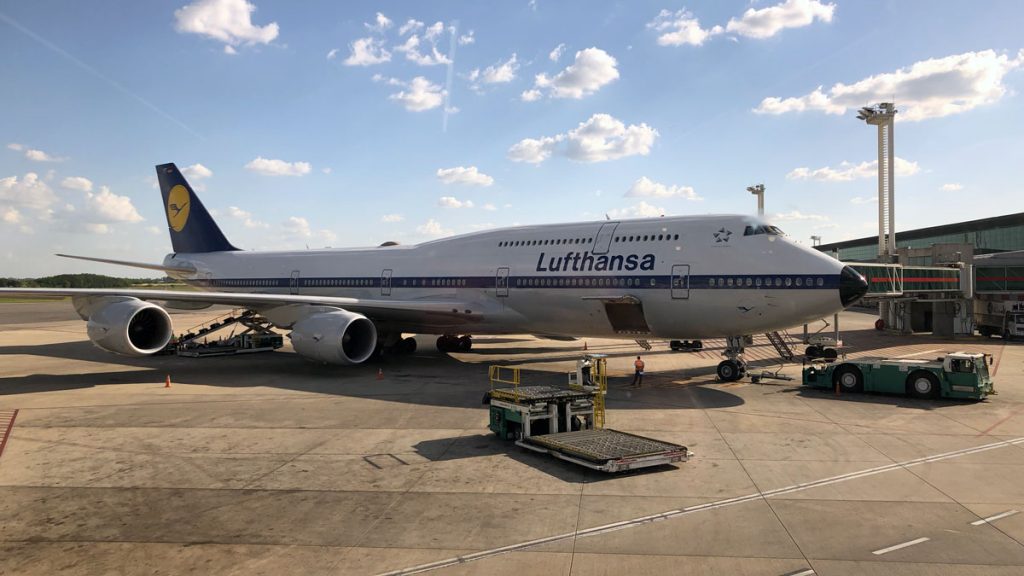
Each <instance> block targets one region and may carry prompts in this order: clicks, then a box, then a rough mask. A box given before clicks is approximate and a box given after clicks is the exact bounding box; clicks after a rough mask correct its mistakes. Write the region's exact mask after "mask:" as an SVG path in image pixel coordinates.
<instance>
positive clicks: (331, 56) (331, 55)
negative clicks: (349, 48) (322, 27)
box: [327, 48, 338, 60]
mask: <svg viewBox="0 0 1024 576" xmlns="http://www.w3.org/2000/svg"><path fill="white" fill-rule="evenodd" d="M337 57H338V49H337V48H331V49H330V50H329V51H328V52H327V59H328V60H334V59H335V58H337Z"/></svg>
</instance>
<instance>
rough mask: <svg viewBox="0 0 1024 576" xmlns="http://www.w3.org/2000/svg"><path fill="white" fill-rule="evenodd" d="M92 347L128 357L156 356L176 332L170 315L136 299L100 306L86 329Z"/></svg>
mask: <svg viewBox="0 0 1024 576" xmlns="http://www.w3.org/2000/svg"><path fill="white" fill-rule="evenodd" d="M86 329H87V330H88V332H89V339H90V340H92V343H93V344H95V345H97V346H99V347H100V348H102V349H104V350H106V351H108V352H116V353H117V354H124V355H126V356H148V355H150V354H155V353H157V352H159V351H161V350H163V349H164V348H165V347H167V343H168V342H170V341H171V337H172V336H173V335H174V331H173V330H172V328H171V317H170V316H168V315H167V312H166V311H165V310H164V309H163V308H161V307H159V306H157V305H156V304H150V303H149V302H143V301H142V300H137V299H135V298H131V299H125V300H121V301H118V302H112V303H110V304H101V305H98V306H97V307H96V308H95V309H94V310H93V311H92V312H91V313H90V314H89V323H88V324H87V326H86Z"/></svg>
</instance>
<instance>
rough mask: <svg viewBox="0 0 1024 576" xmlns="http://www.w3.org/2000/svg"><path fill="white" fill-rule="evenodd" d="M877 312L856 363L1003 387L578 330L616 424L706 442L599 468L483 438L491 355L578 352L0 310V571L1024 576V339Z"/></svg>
mask: <svg viewBox="0 0 1024 576" xmlns="http://www.w3.org/2000/svg"><path fill="white" fill-rule="evenodd" d="M213 314H215V313H214V312H210V311H205V312H200V313H197V312H188V313H182V314H174V315H173V318H174V322H175V327H176V329H177V330H178V331H179V332H181V331H183V330H184V329H185V328H188V327H189V326H192V325H193V324H198V323H200V322H201V321H202V320H204V319H206V318H209V317H211V316H212V315H213ZM873 320H874V318H873V316H871V315H870V314H865V313H861V312H853V311H848V312H845V313H844V314H842V315H841V317H840V321H841V326H842V327H843V337H844V340H845V342H846V344H847V347H846V348H845V349H844V351H845V352H847V353H848V354H849V355H850V356H851V357H858V356H868V355H882V356H889V357H894V356H902V357H920V358H933V357H936V356H939V355H941V354H942V353H943V352H945V351H956V350H965V351H981V352H988V353H991V354H993V355H994V357H995V364H993V366H992V370H993V371H994V372H995V376H994V379H995V382H996V390H997V391H998V395H995V396H992V397H990V398H989V399H988V400H986V401H983V402H958V401H946V400H914V399H908V398H904V397H899V396H883V395H868V394H843V395H841V396H837V395H836V394H835V393H834V392H832V391H820V390H810V389H802V388H801V387H800V386H799V373H800V364H799V363H798V362H797V363H787V364H785V365H782V364H780V363H779V359H778V358H777V357H776V356H777V354H775V352H774V349H773V348H771V346H770V345H767V343H766V341H765V340H764V339H763V337H759V338H758V339H757V340H756V341H755V346H754V347H752V348H751V349H750V350H749V355H748V357H749V358H751V359H752V360H753V361H754V363H755V364H756V365H758V366H759V367H760V368H759V369H770V370H772V371H777V370H780V372H779V373H780V374H785V375H790V376H793V377H795V378H797V380H795V381H781V380H768V381H765V382H763V383H760V384H752V383H750V381H749V379H748V380H745V381H744V382H739V383H730V384H723V383H717V382H715V376H714V368H715V365H716V364H717V362H718V361H719V359H720V356H719V355H720V353H721V349H722V345H723V343H722V342H721V341H707V342H705V346H706V347H705V349H704V350H703V351H702V352H699V353H687V352H671V351H670V350H669V349H668V345H667V343H666V342H662V341H657V342H655V341H652V342H651V344H652V345H653V346H654V349H653V350H651V351H649V352H647V351H644V350H642V349H640V347H639V346H638V345H637V344H636V343H634V342H632V341H622V340H592V339H591V340H588V341H587V342H586V344H587V349H588V351H590V352H597V353H604V354H609V355H610V358H609V368H610V372H611V374H612V378H611V379H610V384H609V393H608V426H609V427H611V428H614V429H617V430H622V431H625V432H631V433H637V434H642V435H646V436H651V437H653V438H657V439H660V440H666V441H669V442H676V443H680V444H684V445H686V446H687V447H688V448H689V449H690V450H691V451H693V452H694V456H693V458H692V459H691V460H690V461H688V462H684V463H679V464H677V465H673V466H666V467H661V468H656V469H650V470H647V471H639V472H634V473H628V474H622V475H606V474H602V473H599V472H593V471H589V470H586V469H584V468H580V467H577V466H574V465H572V464H569V463H566V462H562V461H559V460H556V459H554V458H551V457H550V456H545V455H541V454H534V453H530V452H527V451H525V450H522V449H520V448H517V447H515V446H514V445H512V444H511V443H507V442H503V441H501V440H499V439H498V438H496V437H495V436H494V435H493V434H490V433H489V431H488V430H487V421H488V415H487V411H486V407H485V406H484V405H482V403H481V399H482V396H483V394H484V393H485V392H486V391H487V390H488V389H489V383H488V380H487V368H488V366H490V365H492V364H502V365H507V366H519V367H521V368H522V380H523V384H562V383H564V382H565V381H566V376H565V373H566V372H568V371H569V370H571V369H573V367H574V365H575V360H576V359H577V358H578V357H579V356H580V355H581V354H582V353H583V352H582V349H583V344H584V343H583V342H582V341H577V342H556V341H550V340H540V339H537V338H534V337H531V336H503V337H477V338H476V339H475V344H474V348H473V350H472V351H471V352H468V353H455V354H441V353H439V352H437V351H436V349H435V347H434V345H433V338H428V337H421V338H419V343H420V346H419V351H418V352H417V353H416V354H414V355H412V356H406V357H398V358H391V359H387V360H385V361H382V362H379V363H372V364H366V365H360V366H351V367H330V366H319V365H315V364H312V363H309V362H306V361H303V360H302V359H301V358H299V357H297V356H296V355H295V354H294V353H292V352H291V349H290V348H289V347H288V346H287V345H286V347H285V348H283V349H282V350H279V351H277V352H273V353H267V354H253V355H243V356H232V357H219V358H201V359H193V358H178V357H150V358H125V357H120V356H115V355H112V354H108V353H106V352H103V351H101V350H99V349H97V348H95V347H93V346H92V345H91V344H90V343H89V342H88V340H87V338H86V335H85V323H84V322H82V321H81V320H79V319H78V318H77V316H76V315H75V314H74V312H73V311H72V309H71V305H70V303H69V302H43V303H22V304H14V303H8V304H0V435H4V436H6V445H5V446H4V447H3V451H2V453H0V574H4V575H7V574H11V575H14V574H17V575H21V574H55V573H59V574H180V573H189V572H190V573H202V574H246V575H251V574H307V575H319V574H384V573H433V574H497V575H502V574H509V575H512V574H514V575H517V576H520V575H523V574H586V575H588V576H595V575H602V574H642V573H662V574H675V573H686V574H742V575H761V574H764V575H790V576H792V575H797V574H799V575H801V576H807V575H810V574H820V575H854V574H856V575H865V574H905V575H917V574H921V575H924V574H928V575H943V574H972V575H975V574H976V575H990V574H991V575H996V574H999V575H1004V574H1005V575H1010V574H1013V575H1017V574H1021V573H1024V481H1022V480H1021V479H1022V478H1024V384H1022V382H1024V345H1021V344H1019V343H1004V342H1003V341H1002V340H999V339H992V340H984V339H981V338H980V337H963V338H957V339H956V340H942V339H937V338H933V337H931V336H926V335H913V336H895V335H891V334H885V333H880V332H877V331H874V330H873V329H871V322H873ZM817 328H818V327H812V330H816V329H817ZM796 332H798V331H794V333H796ZM637 354H640V355H642V356H643V357H644V360H645V361H646V364H647V377H646V379H645V381H644V387H643V388H641V389H639V390H634V389H631V388H629V382H630V380H631V379H632V367H631V365H632V361H633V360H634V359H635V356H636V355H637ZM378 370H381V371H382V372H383V378H382V379H378ZM168 375H169V376H170V378H171V387H170V388H166V387H165V377H166V376H168ZM15 410H17V412H16V415H15V412H14V411H15ZM8 423H10V426H9V433H6V434H5V429H6V428H7V427H8V426H7V424H8ZM4 436H0V442H2V441H3V438H4Z"/></svg>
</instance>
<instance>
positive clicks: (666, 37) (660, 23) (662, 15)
mask: <svg viewBox="0 0 1024 576" xmlns="http://www.w3.org/2000/svg"><path fill="white" fill-rule="evenodd" d="M647 27H648V28H650V29H651V30H654V31H656V32H661V35H659V36H658V44H659V45H661V46H682V45H683V44H689V45H690V46H700V45H701V44H703V43H704V41H705V40H707V39H708V38H710V37H711V36H713V35H716V34H721V33H722V32H723V31H724V30H723V28H722V27H721V26H714V27H713V28H710V29H704V28H701V25H700V20H699V19H697V17H696V16H694V15H693V14H692V13H691V12H689V11H687V10H686V9H685V8H684V9H682V10H678V11H676V12H670V11H668V10H662V11H661V12H659V13H658V15H657V16H655V18H654V20H652V21H651V22H648V23H647Z"/></svg>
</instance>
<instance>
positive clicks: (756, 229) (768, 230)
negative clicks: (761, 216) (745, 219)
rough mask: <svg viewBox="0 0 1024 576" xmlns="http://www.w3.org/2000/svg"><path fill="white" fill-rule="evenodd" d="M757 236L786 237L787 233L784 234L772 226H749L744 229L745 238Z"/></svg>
mask: <svg viewBox="0 0 1024 576" xmlns="http://www.w3.org/2000/svg"><path fill="white" fill-rule="evenodd" d="M757 234H768V235H770V236H785V233H783V232H782V230H779V229H778V228H776V227H775V226H772V225H771V224H747V227H746V228H744V229H743V235H744V236H755V235H757Z"/></svg>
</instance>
